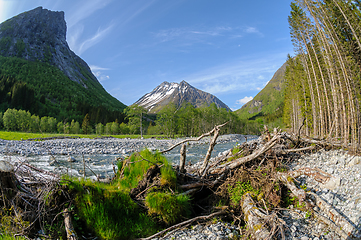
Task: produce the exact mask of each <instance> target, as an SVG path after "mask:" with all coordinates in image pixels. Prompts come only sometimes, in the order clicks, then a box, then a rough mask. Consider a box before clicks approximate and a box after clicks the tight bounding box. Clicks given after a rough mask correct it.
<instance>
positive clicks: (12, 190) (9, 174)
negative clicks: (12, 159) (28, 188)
mask: <svg viewBox="0 0 361 240" xmlns="http://www.w3.org/2000/svg"><path fill="white" fill-rule="evenodd" d="M18 185H19V183H18V181H17V179H16V177H15V173H14V167H13V165H11V164H10V163H9V162H7V161H0V188H1V195H2V198H3V199H2V200H3V201H4V203H3V204H4V205H5V204H6V201H5V197H6V198H12V197H13V196H14V195H15V194H16V192H17V191H18V189H17V186H18Z"/></svg>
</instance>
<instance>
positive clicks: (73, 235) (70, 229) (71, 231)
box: [63, 208, 78, 240]
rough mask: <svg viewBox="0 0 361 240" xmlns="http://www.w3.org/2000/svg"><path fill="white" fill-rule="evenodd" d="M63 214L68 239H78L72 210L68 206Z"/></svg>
mask: <svg viewBox="0 0 361 240" xmlns="http://www.w3.org/2000/svg"><path fill="white" fill-rule="evenodd" d="M63 215H64V225H65V230H66V236H67V239H68V240H77V239H78V236H77V235H76V232H75V230H74V227H73V223H72V222H71V217H70V212H69V210H68V209H67V208H66V209H65V210H64V212H63Z"/></svg>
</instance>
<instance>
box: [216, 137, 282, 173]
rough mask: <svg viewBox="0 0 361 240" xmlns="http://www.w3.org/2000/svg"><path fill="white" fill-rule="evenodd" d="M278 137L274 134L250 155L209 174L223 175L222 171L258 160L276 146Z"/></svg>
mask: <svg viewBox="0 0 361 240" xmlns="http://www.w3.org/2000/svg"><path fill="white" fill-rule="evenodd" d="M280 137H281V135H280V134H276V135H275V136H273V138H272V139H271V140H270V141H269V142H267V143H265V144H264V145H263V146H262V147H261V148H260V149H258V150H256V151H254V152H253V153H252V154H250V155H248V156H245V157H241V158H237V159H235V160H233V161H231V162H229V163H226V164H223V165H222V166H221V167H219V168H215V169H213V170H212V171H211V173H212V174H216V173H218V174H219V173H223V172H224V171H226V169H227V168H228V169H230V170H232V169H235V168H237V167H239V166H241V165H242V164H244V163H247V162H249V161H252V160H254V159H256V158H258V157H259V156H261V155H262V154H264V153H265V152H267V151H268V150H270V149H271V148H272V147H273V146H274V145H276V143H277V141H278V140H279V139H280Z"/></svg>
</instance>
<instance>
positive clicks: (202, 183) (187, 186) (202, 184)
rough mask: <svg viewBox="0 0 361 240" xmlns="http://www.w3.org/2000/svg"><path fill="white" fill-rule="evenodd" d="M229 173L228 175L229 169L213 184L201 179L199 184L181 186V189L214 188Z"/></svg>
mask: <svg viewBox="0 0 361 240" xmlns="http://www.w3.org/2000/svg"><path fill="white" fill-rule="evenodd" d="M227 173H228V169H227V170H226V171H225V172H223V173H222V174H221V175H220V176H219V177H218V178H217V179H216V180H214V181H213V182H210V181H207V180H203V179H201V181H198V182H194V183H189V184H184V185H180V186H179V188H180V189H182V190H188V189H193V188H200V187H209V188H213V187H214V186H215V185H217V184H218V183H219V182H220V181H221V180H222V179H223V178H224V176H225V175H226V174H227Z"/></svg>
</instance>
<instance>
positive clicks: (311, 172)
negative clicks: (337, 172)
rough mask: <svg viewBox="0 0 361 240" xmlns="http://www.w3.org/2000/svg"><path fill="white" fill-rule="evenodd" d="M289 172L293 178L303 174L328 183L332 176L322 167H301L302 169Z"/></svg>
mask: <svg viewBox="0 0 361 240" xmlns="http://www.w3.org/2000/svg"><path fill="white" fill-rule="evenodd" d="M288 174H289V175H290V176H291V177H293V178H297V177H299V176H301V175H306V176H308V177H311V178H313V179H315V181H317V182H319V183H326V182H328V181H329V180H330V178H331V177H332V175H331V174H329V173H327V172H325V171H322V170H321V169H318V168H309V167H304V168H300V169H297V170H294V171H292V172H289V173H288Z"/></svg>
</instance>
